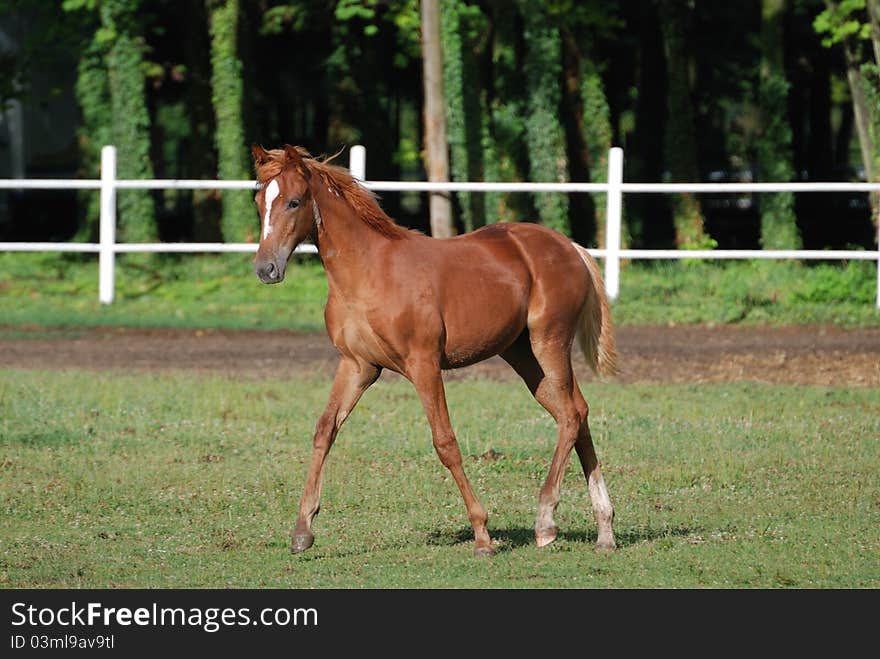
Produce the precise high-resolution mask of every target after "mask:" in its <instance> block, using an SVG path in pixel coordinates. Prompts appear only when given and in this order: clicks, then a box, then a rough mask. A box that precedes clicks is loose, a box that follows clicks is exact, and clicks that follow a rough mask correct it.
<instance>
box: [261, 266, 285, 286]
mask: <svg viewBox="0 0 880 659" xmlns="http://www.w3.org/2000/svg"><path fill="white" fill-rule="evenodd" d="M285 265H286V264H285V263H281V264H278V263H276V262H275V261H274V260H270V261H265V262H263V263H255V264H254V271H255V272H256V273H257V277H259V279H260V281H261V282H263V283H264V284H280V283H281V282H282V281H283V280H284V266H285Z"/></svg>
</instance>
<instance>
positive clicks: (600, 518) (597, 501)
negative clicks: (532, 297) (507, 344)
mask: <svg viewBox="0 0 880 659" xmlns="http://www.w3.org/2000/svg"><path fill="white" fill-rule="evenodd" d="M563 345H564V344H563ZM539 351H540V353H541V359H540V360H539V358H538V357H536V355H535V353H534V351H533V348H532V345H531V344H530V342H529V341H528V340H527V339H526V338H525V335H524V336H523V337H521V339H519V340H517V342H515V343H514V345H513V346H511V348H509V349H508V350H507V351H506V352H505V353H503V354H502V355H501V356H502V357H503V358H504V359H505V360H506V361H507V362H508V363H509V364H510V365H511V366H512V367H513V369H514V370H515V371H516V372H517V373H518V374H519V376H520V377H521V378H522V379H523V380H524V382H525V383H526V386H527V387H528V388H529V391H531V392H532V395H533V396H534V397H535V399H536V400H537V401H538V402H539V403H540V404H541V405H542V406H543V407H544V409H546V410H547V411H548V412H549V413H550V415H551V416H552V417H553V418H554V419H555V421H556V423H557V427H558V439H557V444H556V450H555V451H554V453H553V460H552V462H551V463H550V470H549V472H548V474H547V478H546V480H545V481H544V484H543V486H542V488H541V492H540V495H539V499H538V514H537V517H536V519H535V540H536V542H537V544H538V546H539V547H544V546H546V545H548V544H550V543H551V542H553V541H554V540H555V539H556V535H557V533H558V527H557V526H556V523H555V521H554V520H553V514H554V513H555V511H556V507H557V505H558V504H559V498H560V492H561V487H562V479H563V477H564V475H565V470H566V468H567V467H568V461H569V458H570V456H571V450H572V448H576V449H577V454H578V457H579V458H580V460H581V465H582V467H583V469H584V473H585V475H586V477H587V481H588V485H589V489H590V498H591V501H592V504H593V511H594V514H595V516H596V522H597V526H598V528H599V541H598V543H597V548H598V549H610V548H613V547H614V535H613V532H612V530H611V521H612V519H613V516H614V513H613V509H612V508H611V501H610V498H609V497H608V492H607V489H606V488H605V483H604V480H603V479H602V474H601V470H600V469H599V464H598V460H597V459H596V454H595V450H594V448H593V442H592V439H591V437H590V431H589V424H588V422H587V416H588V413H589V409H588V407H587V404H586V401H584V399H583V396H582V395H581V393H580V389H579V388H578V386H577V382H576V381H575V379H574V374H573V372H572V368H571V356H570V349H569V350H568V351H566V350H565V349H564V347H561V346H558V344H557V345H555V346H554V344H552V343H549V344H545V345H543V346H539Z"/></svg>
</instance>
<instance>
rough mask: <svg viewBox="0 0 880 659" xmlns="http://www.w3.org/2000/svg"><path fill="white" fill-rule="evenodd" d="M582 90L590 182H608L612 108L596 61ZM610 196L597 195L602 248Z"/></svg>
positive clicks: (584, 78)
mask: <svg viewBox="0 0 880 659" xmlns="http://www.w3.org/2000/svg"><path fill="white" fill-rule="evenodd" d="M580 92H581V102H582V103H583V116H584V121H583V124H582V125H583V137H584V143H585V144H586V146H587V152H588V153H589V159H590V181H592V182H593V183H604V182H605V181H607V180H608V151H609V149H610V148H611V146H612V143H611V139H612V128H611V108H610V107H609V106H608V97H607V96H606V95H605V88H604V85H603V84H602V76H601V75H600V73H599V71H598V69H597V68H596V67H595V66H594V65H593V64H592V63H588V64H587V70H586V71H584V72H583V73H582V75H581V88H580ZM606 197H607V195H606V194H605V193H604V192H598V193H596V194H594V195H593V200H594V203H595V204H596V234H597V235H596V242H597V244H598V245H599V246H600V247H604V246H605V206H606ZM622 228H623V227H622ZM624 231H625V228H624ZM624 242H626V241H624Z"/></svg>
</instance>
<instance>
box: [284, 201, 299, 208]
mask: <svg viewBox="0 0 880 659" xmlns="http://www.w3.org/2000/svg"><path fill="white" fill-rule="evenodd" d="M287 207H288V208H299V199H291V200H290V201H288V202H287Z"/></svg>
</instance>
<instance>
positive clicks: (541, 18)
mask: <svg viewBox="0 0 880 659" xmlns="http://www.w3.org/2000/svg"><path fill="white" fill-rule="evenodd" d="M520 8H521V11H522V15H523V27H524V39H525V62H524V67H523V68H524V71H523V72H524V74H525V79H526V90H527V98H526V108H527V110H528V115H527V118H526V144H527V145H528V151H529V174H530V176H531V178H532V180H533V181H552V182H556V183H563V182H565V181H567V180H568V162H567V155H566V152H565V136H564V134H563V130H562V125H561V124H560V123H559V102H560V93H561V91H560V86H559V81H560V78H561V74H562V71H561V67H562V52H561V40H560V35H559V29H558V27H557V26H556V25H555V24H554V22H553V21H552V20H551V18H550V16H549V15H548V12H547V10H546V9H545V8H543V7H537V6H535V5H534V4H533V3H521V4H520ZM535 206H537V208H538V213H539V215H540V216H541V223H542V224H544V225H545V226H548V227H550V228H551V229H555V230H557V231H559V232H561V233H564V234H566V235H570V233H571V229H570V227H569V225H568V198H567V197H566V196H564V195H559V194H555V195H549V194H538V195H536V198H535Z"/></svg>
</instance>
